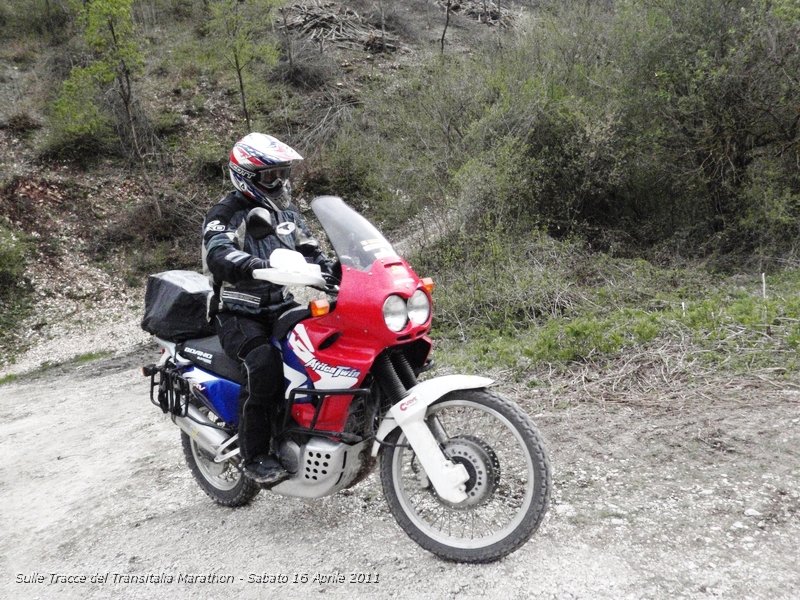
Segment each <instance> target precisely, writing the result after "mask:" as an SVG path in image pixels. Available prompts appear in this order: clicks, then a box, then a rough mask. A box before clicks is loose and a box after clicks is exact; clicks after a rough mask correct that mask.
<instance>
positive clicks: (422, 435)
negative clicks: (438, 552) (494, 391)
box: [372, 375, 494, 503]
mask: <svg viewBox="0 0 800 600" xmlns="http://www.w3.org/2000/svg"><path fill="white" fill-rule="evenodd" d="M492 383H494V382H493V381H492V380H491V379H488V378H486V377H477V376H474V375H445V376H443V377H436V378H434V379H429V380H427V381H423V382H422V383H419V384H417V385H415V386H414V387H413V388H411V389H410V390H408V394H407V395H406V397H405V398H403V399H402V400H401V401H400V402H398V403H397V404H395V405H394V406H392V407H391V408H390V409H389V411H388V412H387V413H386V415H385V416H384V419H383V421H382V422H381V425H380V427H379V428H378V432H377V434H376V435H375V438H376V441H375V443H374V444H373V445H372V456H377V454H378V450H379V449H380V442H382V441H383V440H384V439H385V438H386V436H387V435H389V433H390V432H391V431H393V430H394V429H395V428H396V427H400V429H402V430H403V433H404V434H405V436H406V439H407V440H408V443H409V445H410V446H411V448H412V449H413V450H414V453H415V454H416V455H417V458H418V459H419V461H420V463H421V464H422V467H423V468H424V469H425V473H426V474H427V475H428V478H429V479H430V480H431V483H432V484H433V486H434V488H436V492H437V493H438V494H439V496H441V497H442V498H444V499H445V500H448V501H449V502H453V503H458V502H462V501H463V500H465V499H466V497H467V495H466V494H465V493H464V484H465V483H466V481H467V479H469V476H468V475H467V470H466V469H465V468H464V466H463V465H459V464H455V463H453V462H452V461H451V460H449V459H448V458H447V457H446V456H445V455H444V453H443V452H442V450H441V448H440V447H439V444H438V442H437V441H436V438H434V437H433V433H432V432H431V430H430V429H429V428H428V426H427V425H426V424H425V414H426V413H427V410H428V407H429V406H430V405H431V404H433V403H434V402H436V401H437V400H438V399H439V398H441V397H442V396H445V395H446V394H449V393H450V392H454V391H456V390H470V389H475V388H483V387H487V386H489V385H491V384H492Z"/></svg>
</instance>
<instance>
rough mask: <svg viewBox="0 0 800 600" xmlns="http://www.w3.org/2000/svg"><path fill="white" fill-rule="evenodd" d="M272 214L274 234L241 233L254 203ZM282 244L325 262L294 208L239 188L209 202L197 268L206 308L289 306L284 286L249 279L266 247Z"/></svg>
mask: <svg viewBox="0 0 800 600" xmlns="http://www.w3.org/2000/svg"><path fill="white" fill-rule="evenodd" d="M258 206H261V207H262V208H266V209H267V210H269V211H270V213H271V214H272V217H273V220H274V223H275V225H276V227H275V228H276V233H274V234H271V235H268V236H267V237H265V238H263V239H256V238H254V237H252V236H251V235H249V234H248V232H247V221H246V219H247V215H248V213H249V212H250V211H251V210H252V209H254V208H256V207H258ZM277 248H288V249H289V250H297V251H298V252H301V253H302V254H303V255H304V256H305V257H306V261H308V262H312V263H316V264H319V265H320V266H321V267H322V269H323V271H329V270H330V266H329V262H328V260H327V259H326V258H325V255H324V254H323V253H322V251H321V250H320V249H319V245H318V244H317V242H316V241H315V240H314V239H313V238H312V237H311V234H310V232H309V230H308V227H307V226H306V224H305V221H304V220H303V218H302V217H301V216H300V213H298V212H297V211H296V210H294V208H293V207H292V206H291V205H289V208H288V209H287V210H281V211H275V209H274V208H273V207H269V206H266V205H262V204H258V203H256V202H254V201H253V200H250V199H248V198H247V197H246V196H244V195H243V194H242V193H241V192H238V191H235V192H231V193H230V194H228V195H227V196H225V197H224V198H223V199H222V200H220V201H219V202H218V203H217V204H215V205H214V206H213V207H212V208H211V210H209V211H208V214H207V215H206V219H205V222H204V223H203V252H202V255H203V272H204V273H205V274H206V275H207V276H208V277H209V279H210V281H211V285H212V286H213V287H214V298H213V299H212V306H211V312H212V313H214V312H222V311H226V312H232V313H236V314H241V315H244V316H250V317H261V316H267V315H273V316H274V315H276V314H279V313H281V312H283V311H285V310H286V309H288V308H291V307H292V306H294V305H295V303H294V299H293V297H292V295H291V294H290V293H289V291H288V290H287V289H286V287H284V286H279V285H275V284H273V283H269V282H268V281H260V280H255V279H253V278H252V272H253V268H254V267H260V266H261V267H263V266H266V265H264V264H263V263H261V264H259V261H257V260H253V259H263V260H264V261H267V260H268V259H269V256H270V254H272V251H273V250H275V249H277Z"/></svg>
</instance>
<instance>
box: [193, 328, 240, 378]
mask: <svg viewBox="0 0 800 600" xmlns="http://www.w3.org/2000/svg"><path fill="white" fill-rule="evenodd" d="M178 352H179V353H180V355H181V356H183V357H184V358H186V359H188V360H190V361H192V362H193V363H194V364H195V365H197V366H198V367H200V368H201V369H205V370H206V371H211V372H212V373H214V374H216V375H219V376H220V377H224V378H225V379H230V380H231V381H235V382H236V383H239V384H243V383H244V382H245V380H244V377H242V370H241V366H240V363H239V361H237V360H234V359H232V358H231V357H230V356H228V355H227V354H225V351H224V350H223V349H222V344H220V342H219V337H217V336H216V335H212V336H209V337H204V338H198V339H195V340H186V341H185V342H183V343H182V344H178Z"/></svg>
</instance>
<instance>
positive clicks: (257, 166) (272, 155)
mask: <svg viewBox="0 0 800 600" xmlns="http://www.w3.org/2000/svg"><path fill="white" fill-rule="evenodd" d="M296 160H303V157H302V156H300V154H299V153H298V152H296V151H295V150H294V149H293V148H291V147H290V146H287V145H286V144H284V143H283V142H281V141H280V140H278V139H276V138H274V137H272V136H271V135H264V134H263V133H250V134H248V135H246V136H244V137H243V138H242V139H240V140H239V141H238V142H236V144H234V146H233V149H232V150H231V155H230V159H229V162H228V170H229V172H230V177H231V182H232V183H233V185H234V187H235V188H236V189H237V190H239V191H240V192H242V193H243V194H244V195H245V196H247V197H248V198H250V199H251V200H254V201H256V202H259V203H262V204H266V205H270V206H273V207H274V208H276V209H281V208H285V204H286V203H288V200H289V193H288V191H289V190H288V186H289V176H290V175H291V172H292V163H293V162H294V161H296Z"/></svg>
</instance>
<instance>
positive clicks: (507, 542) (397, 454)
mask: <svg viewBox="0 0 800 600" xmlns="http://www.w3.org/2000/svg"><path fill="white" fill-rule="evenodd" d="M426 421H427V422H428V426H429V427H431V426H432V425H434V426H433V427H431V429H432V431H433V432H434V435H435V436H436V437H437V440H438V441H439V445H440V446H441V447H442V448H443V450H444V452H445V454H446V455H447V456H448V457H450V458H451V459H452V460H453V461H454V462H457V463H460V464H462V465H464V467H465V468H466V469H467V472H468V473H469V474H470V479H469V481H467V483H466V492H467V494H468V495H467V499H466V500H464V501H463V502H460V503H458V504H453V503H450V502H448V501H446V500H444V499H442V498H440V497H439V496H438V494H437V493H436V491H435V489H434V488H433V485H432V484H431V483H430V481H429V480H428V478H427V475H426V474H425V471H424V469H423V468H422V466H421V465H420V464H419V460H418V459H417V458H416V455H415V454H414V451H413V450H412V449H411V448H410V447H408V446H405V445H404V444H406V438H405V435H404V434H403V432H402V431H401V430H400V429H399V428H398V429H395V430H394V431H393V432H392V433H391V434H390V435H389V436H388V437H387V439H386V441H387V442H388V443H390V444H395V445H394V446H385V447H384V448H383V452H382V454H381V467H380V472H381V483H382V484H383V492H384V495H385V496H386V500H387V502H388V504H389V509H390V510H391V512H392V515H394V517H395V519H396V520H397V523H398V524H399V525H400V527H401V528H402V529H403V530H404V531H405V532H406V533H407V534H408V535H409V537H411V539H413V540H414V541H415V542H417V543H418V544H419V545H420V546H422V547H423V548H425V549H426V550H428V551H430V552H432V553H434V554H436V555H437V556H439V557H441V558H444V559H446V560H451V561H455V562H466V563H487V562H492V561H496V560H499V559H500V558H503V557H504V556H506V555H508V554H510V553H511V552H514V551H515V550H517V549H519V548H520V547H521V546H522V545H523V544H524V543H525V542H527V541H528V540H529V539H530V538H531V536H532V535H533V534H534V532H535V531H536V530H537V529H538V528H539V525H540V524H541V522H542V519H543V518H544V515H545V513H546V512H547V507H548V504H549V498H550V486H551V478H550V465H549V462H548V459H547V455H546V454H545V450H544V445H543V443H542V439H541V436H540V434H539V432H538V431H537V430H536V428H535V427H534V425H533V423H532V422H531V420H530V418H529V417H528V416H527V415H526V414H525V413H524V412H523V411H522V410H521V409H520V408H519V407H518V406H517V405H516V404H514V403H513V402H511V401H509V400H506V399H505V398H503V397H501V396H498V395H497V394H494V393H493V392H490V391H488V390H485V389H479V390H459V391H455V392H452V393H450V394H447V395H446V396H444V397H443V398H441V399H440V400H438V401H436V402H434V403H433V404H431V406H429V407H428V412H427V415H426Z"/></svg>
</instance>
